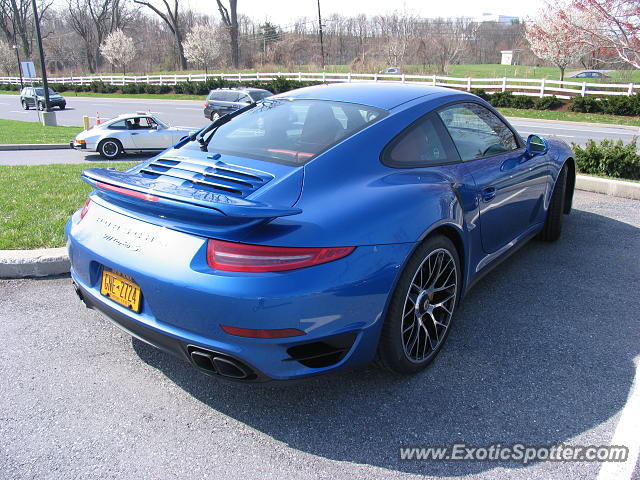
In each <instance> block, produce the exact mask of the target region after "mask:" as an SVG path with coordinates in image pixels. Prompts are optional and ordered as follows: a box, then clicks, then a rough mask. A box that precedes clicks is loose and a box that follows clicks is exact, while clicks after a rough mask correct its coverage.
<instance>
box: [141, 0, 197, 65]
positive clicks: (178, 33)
mask: <svg viewBox="0 0 640 480" xmlns="http://www.w3.org/2000/svg"><path fill="white" fill-rule="evenodd" d="M133 1H134V3H137V4H138V5H143V6H145V7H147V8H149V9H150V10H151V11H152V12H154V13H155V14H156V15H158V16H159V17H160V18H161V19H162V21H163V22H164V23H165V24H166V25H167V27H168V28H169V30H171V33H172V34H173V39H174V45H175V50H176V56H177V63H178V67H179V68H180V69H182V70H185V69H186V68H187V59H186V58H185V56H184V49H183V48H182V22H181V18H180V9H179V1H178V0H173V5H171V4H170V1H171V0H149V1H147V0H133Z"/></svg>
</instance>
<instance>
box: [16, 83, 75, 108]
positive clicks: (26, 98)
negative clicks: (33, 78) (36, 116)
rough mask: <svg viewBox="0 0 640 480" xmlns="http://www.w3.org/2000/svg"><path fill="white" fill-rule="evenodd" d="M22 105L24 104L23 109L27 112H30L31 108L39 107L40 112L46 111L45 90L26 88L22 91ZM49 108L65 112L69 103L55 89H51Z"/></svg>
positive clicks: (41, 88)
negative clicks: (56, 108)
mask: <svg viewBox="0 0 640 480" xmlns="http://www.w3.org/2000/svg"><path fill="white" fill-rule="evenodd" d="M20 103H22V108H24V109H25V110H29V107H37V108H38V110H44V88H43V87H24V88H23V89H22V90H20ZM49 107H58V108H60V110H64V109H65V108H66V107H67V101H66V100H65V99H64V97H63V96H62V95H60V94H59V93H58V92H56V91H55V90H54V89H53V88H50V89H49Z"/></svg>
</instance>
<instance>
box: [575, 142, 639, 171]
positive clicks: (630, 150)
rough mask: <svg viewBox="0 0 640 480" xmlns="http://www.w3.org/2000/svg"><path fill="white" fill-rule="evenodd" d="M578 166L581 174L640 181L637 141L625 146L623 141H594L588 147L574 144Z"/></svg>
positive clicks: (588, 143)
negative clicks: (598, 142)
mask: <svg viewBox="0 0 640 480" xmlns="http://www.w3.org/2000/svg"><path fill="white" fill-rule="evenodd" d="M573 151H574V153H575V155H576V166H577V168H578V171H579V172H582V173H590V174H592V175H606V176H608V177H614V178H625V179H627V180H640V155H639V154H638V146H637V144H636V139H633V141H632V142H630V143H629V144H627V145H625V144H623V143H622V140H618V141H617V142H614V141H613V140H608V139H607V140H602V141H601V142H600V144H597V143H596V142H594V141H593V140H589V141H588V142H587V146H586V147H585V148H582V147H581V146H580V145H577V144H573Z"/></svg>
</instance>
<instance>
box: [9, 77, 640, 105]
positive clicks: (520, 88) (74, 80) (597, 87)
mask: <svg viewBox="0 0 640 480" xmlns="http://www.w3.org/2000/svg"><path fill="white" fill-rule="evenodd" d="M216 78H223V79H225V80H228V81H231V82H233V81H236V82H245V81H254V80H266V81H268V80H273V79H275V78H286V79H288V80H298V81H316V82H362V81H374V82H377V81H397V82H420V83H426V84H428V85H434V86H440V87H451V88H457V89H461V90H467V91H469V90H471V89H476V88H478V89H484V90H486V91H487V92H489V93H493V92H512V93H514V94H516V95H528V96H532V97H545V96H551V95H555V96H556V97H558V98H564V99H567V98H571V97H574V96H578V95H580V96H583V97H584V96H586V95H598V96H605V95H633V94H635V93H640V84H633V83H592V82H575V81H566V80H565V81H562V82H561V81H559V80H546V79H530V78H507V77H503V78H471V77H467V78H463V77H442V76H439V75H405V74H381V73H328V72H320V73H305V72H298V73H280V72H279V73H215V74H212V73H210V74H206V75H205V74H204V73H201V74H183V75H179V74H166V75H138V76H132V75H126V76H124V75H96V76H87V77H49V79H48V80H49V82H50V83H70V84H75V85H86V84H89V83H91V82H93V81H96V80H101V81H103V82H105V83H110V84H112V85H126V84H131V83H149V84H153V85H175V84H176V83H179V82H186V81H189V82H204V81H205V80H207V79H216ZM33 80H34V81H39V80H40V79H39V78H37V79H33ZM0 83H13V84H18V83H20V80H19V78H18V77H0Z"/></svg>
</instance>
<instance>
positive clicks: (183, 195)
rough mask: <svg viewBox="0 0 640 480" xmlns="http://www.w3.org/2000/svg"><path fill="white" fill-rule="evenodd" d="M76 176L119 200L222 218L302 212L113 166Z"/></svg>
mask: <svg viewBox="0 0 640 480" xmlns="http://www.w3.org/2000/svg"><path fill="white" fill-rule="evenodd" d="M80 178H82V180H84V181H85V182H87V183H88V184H89V185H91V186H92V187H94V188H95V189H97V190H98V191H99V192H100V193H101V194H103V195H107V196H115V197H116V198H119V199H121V200H128V201H131V200H133V199H134V198H135V199H139V200H142V201H146V202H153V204H154V205H162V206H170V207H177V208H187V209H189V210H198V211H201V212H207V213H213V214H221V215H224V216H226V217H234V218H241V219H247V220H249V219H262V220H267V219H273V218H277V217H286V216H289V215H297V214H299V213H301V212H302V210H301V209H299V208H291V207H279V206H275V205H269V204H266V203H262V202H256V201H252V200H246V199H244V198H238V197H234V196H230V195H225V194H223V193H213V192H207V191H204V190H202V189H199V188H194V187H189V186H182V185H179V184H174V183H169V182H166V181H161V180H160V181H159V180H156V179H153V178H146V177H142V176H141V175H139V174H136V173H127V172H123V171H120V170H115V169H113V168H90V169H88V170H84V171H83V172H82V174H81V175H80Z"/></svg>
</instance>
